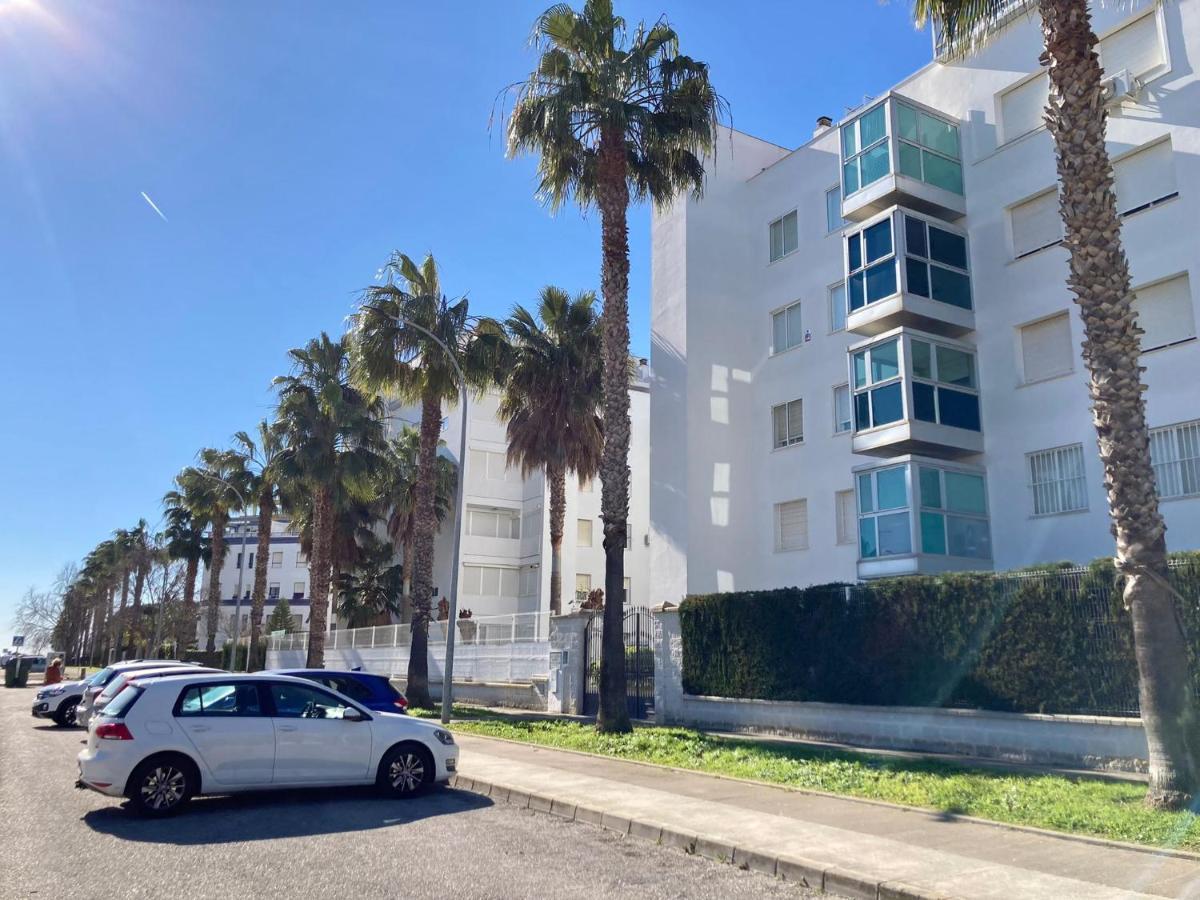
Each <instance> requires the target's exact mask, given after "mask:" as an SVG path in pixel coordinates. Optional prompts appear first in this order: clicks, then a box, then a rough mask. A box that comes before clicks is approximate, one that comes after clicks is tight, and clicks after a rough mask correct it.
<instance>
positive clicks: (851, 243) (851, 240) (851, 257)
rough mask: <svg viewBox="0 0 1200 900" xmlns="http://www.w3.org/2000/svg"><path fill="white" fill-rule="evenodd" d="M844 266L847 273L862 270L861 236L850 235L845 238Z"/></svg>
mask: <svg viewBox="0 0 1200 900" xmlns="http://www.w3.org/2000/svg"><path fill="white" fill-rule="evenodd" d="M846 265H847V266H849V268H848V269H847V270H846V271H848V272H854V271H857V270H858V269H861V268H862V234H852V235H850V237H848V238H846Z"/></svg>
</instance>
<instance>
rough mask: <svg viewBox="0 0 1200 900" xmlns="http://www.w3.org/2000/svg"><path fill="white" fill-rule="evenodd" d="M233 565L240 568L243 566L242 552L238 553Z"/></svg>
mask: <svg viewBox="0 0 1200 900" xmlns="http://www.w3.org/2000/svg"><path fill="white" fill-rule="evenodd" d="M233 567H234V568H235V569H240V568H241V567H242V554H240V553H239V554H238V555H237V560H236V561H235V562H234V564H233Z"/></svg>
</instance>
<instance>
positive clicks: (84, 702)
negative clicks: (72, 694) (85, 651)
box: [75, 659, 188, 728]
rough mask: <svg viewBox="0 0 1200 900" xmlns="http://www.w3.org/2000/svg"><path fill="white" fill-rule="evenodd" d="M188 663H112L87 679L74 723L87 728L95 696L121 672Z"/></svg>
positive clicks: (149, 660) (154, 660)
mask: <svg viewBox="0 0 1200 900" xmlns="http://www.w3.org/2000/svg"><path fill="white" fill-rule="evenodd" d="M184 665H188V663H184V662H181V661H180V660H178V659H130V660H127V661H125V662H119V663H113V664H112V665H111V666H107V667H105V668H103V669H101V670H100V671H99V672H97V673H96V674H95V675H93V676H92V677H91V678H89V679H88V684H87V687H85V688H84V690H83V696H82V697H80V698H79V706H78V707H77V708H76V709H75V724H76V725H82V726H83V727H84V728H87V726H88V722H90V721H91V718H92V707H93V706H94V705H95V703H96V698H97V697H99V696H100V694H101V693H102V692H103V691H104V689H105V688H106V687H108V684H109V682H111V681H112V680H113V679H114V678H116V677H117V676H118V675H120V674H121V673H122V672H132V671H135V670H137V669H161V668H162V667H163V666H184Z"/></svg>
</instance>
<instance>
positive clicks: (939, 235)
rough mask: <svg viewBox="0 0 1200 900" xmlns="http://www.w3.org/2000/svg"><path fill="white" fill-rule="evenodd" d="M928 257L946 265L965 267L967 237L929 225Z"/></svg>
mask: <svg viewBox="0 0 1200 900" xmlns="http://www.w3.org/2000/svg"><path fill="white" fill-rule="evenodd" d="M921 255H922V256H924V255H925V254H923V253H922V254H921ZM929 258H930V259H934V260H937V261H938V262H940V263H945V264H946V265H948V266H955V267H957V268H959V269H965V268H966V267H967V239H966V238H965V237H962V236H961V235H958V234H951V233H950V232H949V231H942V229H940V228H934V227H933V226H932V225H930V226H929Z"/></svg>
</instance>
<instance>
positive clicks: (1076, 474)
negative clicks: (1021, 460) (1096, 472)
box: [1028, 444, 1087, 516]
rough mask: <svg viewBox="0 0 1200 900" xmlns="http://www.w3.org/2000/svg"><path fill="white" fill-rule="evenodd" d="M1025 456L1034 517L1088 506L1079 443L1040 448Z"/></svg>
mask: <svg viewBox="0 0 1200 900" xmlns="http://www.w3.org/2000/svg"><path fill="white" fill-rule="evenodd" d="M1028 459H1029V487H1030V490H1031V491H1032V492H1033V514H1034V515H1035V516H1051V515H1056V514H1058V513H1065V512H1072V511H1074V510H1077V509H1087V482H1086V479H1085V476H1084V471H1083V445H1082V444H1072V445H1070V446H1069V447H1057V448H1055V449H1053V450H1039V451H1038V452H1037V453H1030V454H1029V455H1028Z"/></svg>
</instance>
